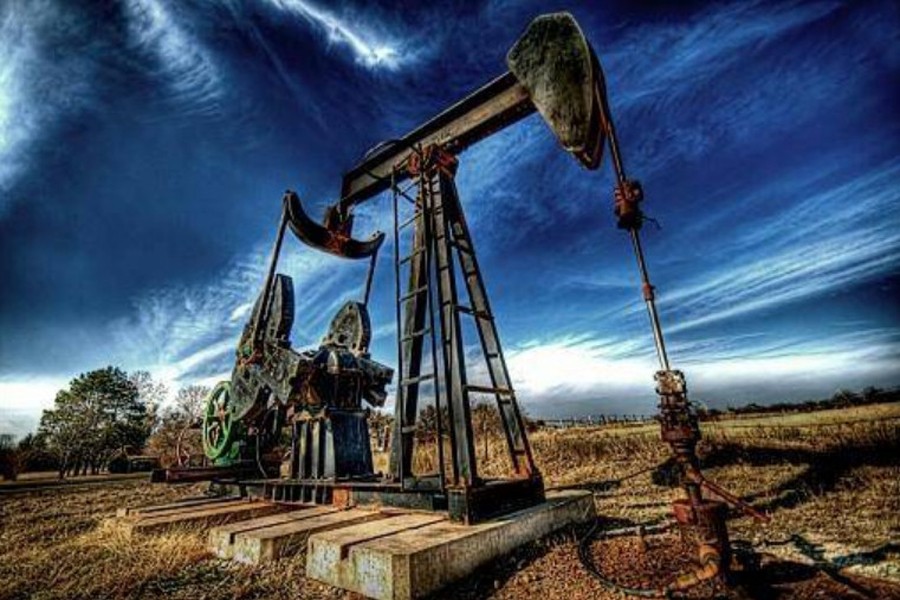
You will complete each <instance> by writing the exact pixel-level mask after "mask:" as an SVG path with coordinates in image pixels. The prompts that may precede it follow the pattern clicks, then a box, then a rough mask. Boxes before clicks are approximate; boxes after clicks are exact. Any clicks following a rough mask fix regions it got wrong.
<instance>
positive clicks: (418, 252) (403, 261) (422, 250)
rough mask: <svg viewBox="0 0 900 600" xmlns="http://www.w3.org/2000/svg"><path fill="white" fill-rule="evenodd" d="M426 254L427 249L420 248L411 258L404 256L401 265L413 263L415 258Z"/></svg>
mask: <svg viewBox="0 0 900 600" xmlns="http://www.w3.org/2000/svg"><path fill="white" fill-rule="evenodd" d="M424 253H425V248H419V249H418V250H415V251H413V253H412V254H410V255H409V256H404V257H403V258H401V259H400V264H401V265H403V264H406V263H408V262H409V261H411V260H412V259H413V258H414V257H416V256H418V255H420V254H424Z"/></svg>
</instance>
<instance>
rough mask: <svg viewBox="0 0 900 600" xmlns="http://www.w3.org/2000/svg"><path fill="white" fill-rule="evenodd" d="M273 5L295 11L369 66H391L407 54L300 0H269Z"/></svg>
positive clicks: (391, 67)
mask: <svg viewBox="0 0 900 600" xmlns="http://www.w3.org/2000/svg"><path fill="white" fill-rule="evenodd" d="M270 2H271V3H272V4H273V5H274V6H276V7H277V8H279V9H281V10H284V11H288V12H291V13H293V14H296V15H299V16H301V17H303V18H304V19H306V20H307V21H309V22H310V23H312V24H313V25H315V26H317V27H319V28H320V29H321V30H322V31H324V32H325V34H326V35H327V36H328V41H329V42H332V43H335V44H342V45H345V46H347V47H348V48H349V49H350V50H351V51H352V52H353V55H354V57H355V59H356V61H357V62H358V63H360V64H362V65H364V66H366V67H369V68H377V67H384V68H388V69H394V68H396V67H398V66H399V65H400V64H401V63H402V62H403V61H404V60H406V59H408V58H409V57H408V56H407V55H406V54H405V53H401V52H400V51H399V50H398V48H397V47H396V45H395V44H394V43H393V42H390V41H386V40H378V39H375V37H376V36H375V35H374V34H372V33H371V32H368V31H363V29H362V28H361V27H358V26H356V24H353V23H349V22H347V21H346V20H343V19H341V18H339V17H337V16H335V15H334V14H332V13H330V12H328V11H326V10H323V9H321V8H318V7H317V6H315V5H313V4H312V3H310V2H306V1H304V0H270Z"/></svg>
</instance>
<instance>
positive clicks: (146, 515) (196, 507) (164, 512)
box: [124, 498, 250, 521]
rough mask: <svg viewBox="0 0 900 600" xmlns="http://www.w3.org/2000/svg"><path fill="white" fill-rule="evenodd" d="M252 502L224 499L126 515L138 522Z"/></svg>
mask: <svg viewBox="0 0 900 600" xmlns="http://www.w3.org/2000/svg"><path fill="white" fill-rule="evenodd" d="M249 502H250V501H249V500H248V499H247V498H228V499H222V500H219V501H216V502H210V503H207V504H188V505H186V506H178V505H177V504H176V505H172V506H167V507H162V508H160V509H159V510H150V511H147V512H132V513H129V514H127V515H125V517H124V518H125V519H126V520H131V521H136V520H140V519H151V518H155V517H167V516H170V515H180V514H188V513H192V512H197V511H202V510H209V509H212V508H218V507H224V506H239V505H242V504H248V503H249Z"/></svg>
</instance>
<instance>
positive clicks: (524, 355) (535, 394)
mask: <svg viewBox="0 0 900 600" xmlns="http://www.w3.org/2000/svg"><path fill="white" fill-rule="evenodd" d="M645 342H646V343H643V344H637V345H636V344H634V343H633V342H631V341H620V342H616V341H611V340H608V339H599V338H594V337H581V338H578V337H567V338H558V339H552V338H551V339H547V340H545V341H543V342H534V341H532V343H530V344H528V345H525V346H519V347H517V348H514V349H513V350H512V351H511V352H509V359H508V360H509V371H510V375H511V377H512V378H513V384H514V386H515V387H516V390H517V393H518V394H517V395H518V396H519V398H520V399H521V401H522V402H523V403H524V404H525V405H526V406H528V407H529V408H530V409H531V410H532V411H534V412H535V414H539V415H560V414H586V413H587V412H591V411H593V412H598V411H600V412H618V413H643V414H649V413H652V412H654V410H655V403H656V398H655V394H654V392H653V389H654V383H653V379H652V376H653V373H654V372H655V371H656V370H657V368H658V366H657V364H656V362H655V357H654V356H653V355H652V354H651V352H650V351H649V350H650V348H649V346H650V342H649V338H648V339H647V340H645ZM672 350H673V351H674V352H673V353H674V354H676V355H677V356H679V357H680V360H679V362H678V364H677V365H676V368H678V367H680V368H682V369H684V370H685V371H686V375H687V379H688V386H689V389H690V390H691V392H692V393H691V396H692V398H693V399H695V400H698V399H699V400H702V401H704V402H706V403H708V404H710V405H711V406H718V407H722V406H723V405H724V404H726V403H729V402H735V401H738V402H739V401H741V400H744V399H746V398H750V399H754V400H757V401H759V400H760V398H762V397H766V398H767V399H768V400H769V401H778V400H786V399H787V400H790V399H794V400H796V399H798V397H804V396H803V395H804V394H808V395H809V396H810V397H815V396H816V395H817V394H818V395H821V394H822V393H823V389H824V390H828V389H835V388H836V387H838V386H847V385H851V386H852V385H866V384H870V383H876V384H877V383H881V384H884V383H885V382H886V383H888V384H891V383H892V382H894V381H896V379H895V378H896V376H897V369H896V367H895V366H894V365H895V364H896V361H897V359H898V358H900V335H898V334H897V332H895V331H893V330H884V329H873V330H869V331H863V332H855V333H846V334H833V335H827V336H826V335H816V336H815V337H813V336H807V337H796V336H795V337H786V336H779V337H777V339H773V336H770V335H765V334H760V335H753V336H745V337H743V339H741V340H737V339H736V338H734V337H718V338H716V337H713V338H705V339H701V340H699V341H696V342H687V343H682V344H677V345H675V346H673V348H672ZM829 386H831V387H830V388H829ZM824 393H827V391H826V392H824ZM798 394H799V396H798ZM780 395H781V396H780Z"/></svg>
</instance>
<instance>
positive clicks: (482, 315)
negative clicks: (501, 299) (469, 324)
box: [456, 304, 494, 320]
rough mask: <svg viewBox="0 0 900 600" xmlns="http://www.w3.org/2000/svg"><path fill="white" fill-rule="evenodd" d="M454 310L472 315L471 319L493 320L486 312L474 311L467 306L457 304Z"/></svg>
mask: <svg viewBox="0 0 900 600" xmlns="http://www.w3.org/2000/svg"><path fill="white" fill-rule="evenodd" d="M456 310H458V311H459V312H461V313H465V314H467V315H472V316H473V317H478V318H480V319H488V320H492V319H493V318H494V317H493V316H491V313H489V312H487V311H483V310H475V309H473V308H471V307H469V306H463V305H462V304H457V305H456Z"/></svg>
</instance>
